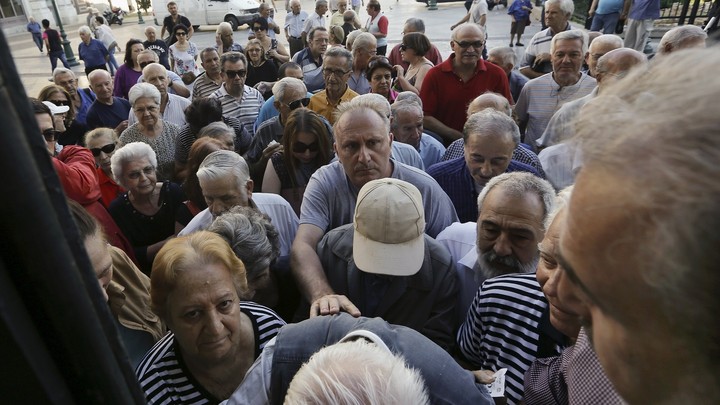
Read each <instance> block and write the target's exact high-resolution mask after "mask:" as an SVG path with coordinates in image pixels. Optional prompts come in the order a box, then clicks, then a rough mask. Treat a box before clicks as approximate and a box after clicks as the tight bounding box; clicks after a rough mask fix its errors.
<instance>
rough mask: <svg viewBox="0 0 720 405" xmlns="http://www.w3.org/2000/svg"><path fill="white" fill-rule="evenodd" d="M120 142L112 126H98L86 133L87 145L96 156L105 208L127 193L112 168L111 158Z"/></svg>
mask: <svg viewBox="0 0 720 405" xmlns="http://www.w3.org/2000/svg"><path fill="white" fill-rule="evenodd" d="M119 143H120V141H119V140H118V138H117V135H116V134H115V131H113V130H112V129H110V128H97V129H94V130H92V131H90V132H88V133H87V134H85V145H87V148H88V149H90V152H92V154H93V157H94V158H95V167H96V169H95V170H96V171H97V175H98V180H99V181H100V192H101V193H102V199H101V201H102V203H103V205H104V206H105V208H108V207H109V206H110V203H112V202H113V201H115V199H116V198H118V197H120V196H121V195H123V194H124V193H125V189H124V188H122V187H120V185H118V184H117V183H116V182H115V180H114V179H113V175H112V170H111V169H110V160H111V159H110V158H112V156H113V154H115V149H116V148H117V147H118V144H119Z"/></svg>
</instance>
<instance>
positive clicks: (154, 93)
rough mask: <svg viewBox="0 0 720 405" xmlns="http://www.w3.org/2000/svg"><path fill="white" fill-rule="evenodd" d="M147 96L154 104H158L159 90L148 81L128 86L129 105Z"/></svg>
mask: <svg viewBox="0 0 720 405" xmlns="http://www.w3.org/2000/svg"><path fill="white" fill-rule="evenodd" d="M143 97H147V98H151V99H153V100H154V101H155V104H157V105H160V90H158V89H157V87H155V86H153V85H152V84H150V83H138V84H136V85H134V86H132V87H131V88H130V91H129V92H128V100H129V101H130V105H133V106H134V105H135V102H136V101H138V99H140V98H143Z"/></svg>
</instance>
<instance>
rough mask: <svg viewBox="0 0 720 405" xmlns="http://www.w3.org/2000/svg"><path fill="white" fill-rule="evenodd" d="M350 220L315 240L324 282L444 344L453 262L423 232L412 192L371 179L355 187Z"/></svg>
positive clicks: (449, 337) (448, 333)
mask: <svg viewBox="0 0 720 405" xmlns="http://www.w3.org/2000/svg"><path fill="white" fill-rule="evenodd" d="M353 218H354V219H353V223H352V224H346V225H342V226H340V227H338V228H335V229H333V230H331V231H330V232H328V233H327V234H326V235H325V236H324V237H323V239H322V240H321V241H320V243H319V244H318V246H317V254H318V257H319V258H320V262H321V263H322V266H323V269H324V271H325V276H326V277H327V279H328V283H329V284H330V287H331V288H332V289H333V291H335V293H337V294H343V295H345V296H347V298H348V299H349V300H351V301H352V302H354V303H356V305H357V306H358V309H359V310H360V312H362V313H363V314H364V316H367V317H371V318H372V317H380V318H382V319H384V320H386V321H388V322H391V323H393V324H396V325H403V326H407V327H409V328H412V329H415V330H416V331H418V332H420V333H422V334H423V335H425V336H426V337H427V338H428V339H430V340H432V341H433V342H435V343H436V344H438V345H439V346H440V347H442V348H443V349H445V350H450V348H451V347H452V346H454V340H455V339H454V330H455V327H456V324H455V302H456V300H455V297H456V296H457V289H458V287H457V285H456V274H455V266H454V264H453V262H452V258H451V257H450V254H448V253H447V250H446V249H445V248H444V247H443V246H442V245H441V244H440V243H438V242H436V241H435V240H434V239H433V238H431V237H429V236H427V235H426V234H425V215H424V213H423V202H422V196H421V194H420V191H419V190H418V189H417V187H415V186H413V185H412V184H410V183H408V182H405V181H402V180H398V179H393V178H384V179H378V180H372V181H370V182H368V183H366V184H365V185H364V186H363V187H362V189H360V192H359V193H358V198H357V204H356V206H355V215H354V217H353ZM362 286H366V287H365V288H363V287H362ZM371 286H372V287H371Z"/></svg>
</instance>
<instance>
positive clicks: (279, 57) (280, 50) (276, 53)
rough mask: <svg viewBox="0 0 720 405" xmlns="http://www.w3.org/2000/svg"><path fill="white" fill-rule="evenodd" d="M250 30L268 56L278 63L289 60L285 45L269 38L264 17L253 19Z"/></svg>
mask: <svg viewBox="0 0 720 405" xmlns="http://www.w3.org/2000/svg"><path fill="white" fill-rule="evenodd" d="M251 27H252V30H253V31H254V32H255V39H257V40H258V41H260V44H262V47H263V49H264V50H265V53H266V54H267V56H268V58H272V59H274V61H275V62H276V63H277V64H278V65H282V64H283V63H285V62H287V61H289V60H290V54H289V53H288V51H287V49H285V46H284V45H283V44H281V43H280V42H278V40H277V39H274V38H270V36H269V35H268V22H267V20H266V19H264V18H262V17H259V18H257V19H256V20H255V21H253V23H252V25H251Z"/></svg>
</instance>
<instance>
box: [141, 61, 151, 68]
mask: <svg viewBox="0 0 720 405" xmlns="http://www.w3.org/2000/svg"><path fill="white" fill-rule="evenodd" d="M151 63H152V62H140V67H141V68H142V69H145V66H147V65H149V64H151Z"/></svg>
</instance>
